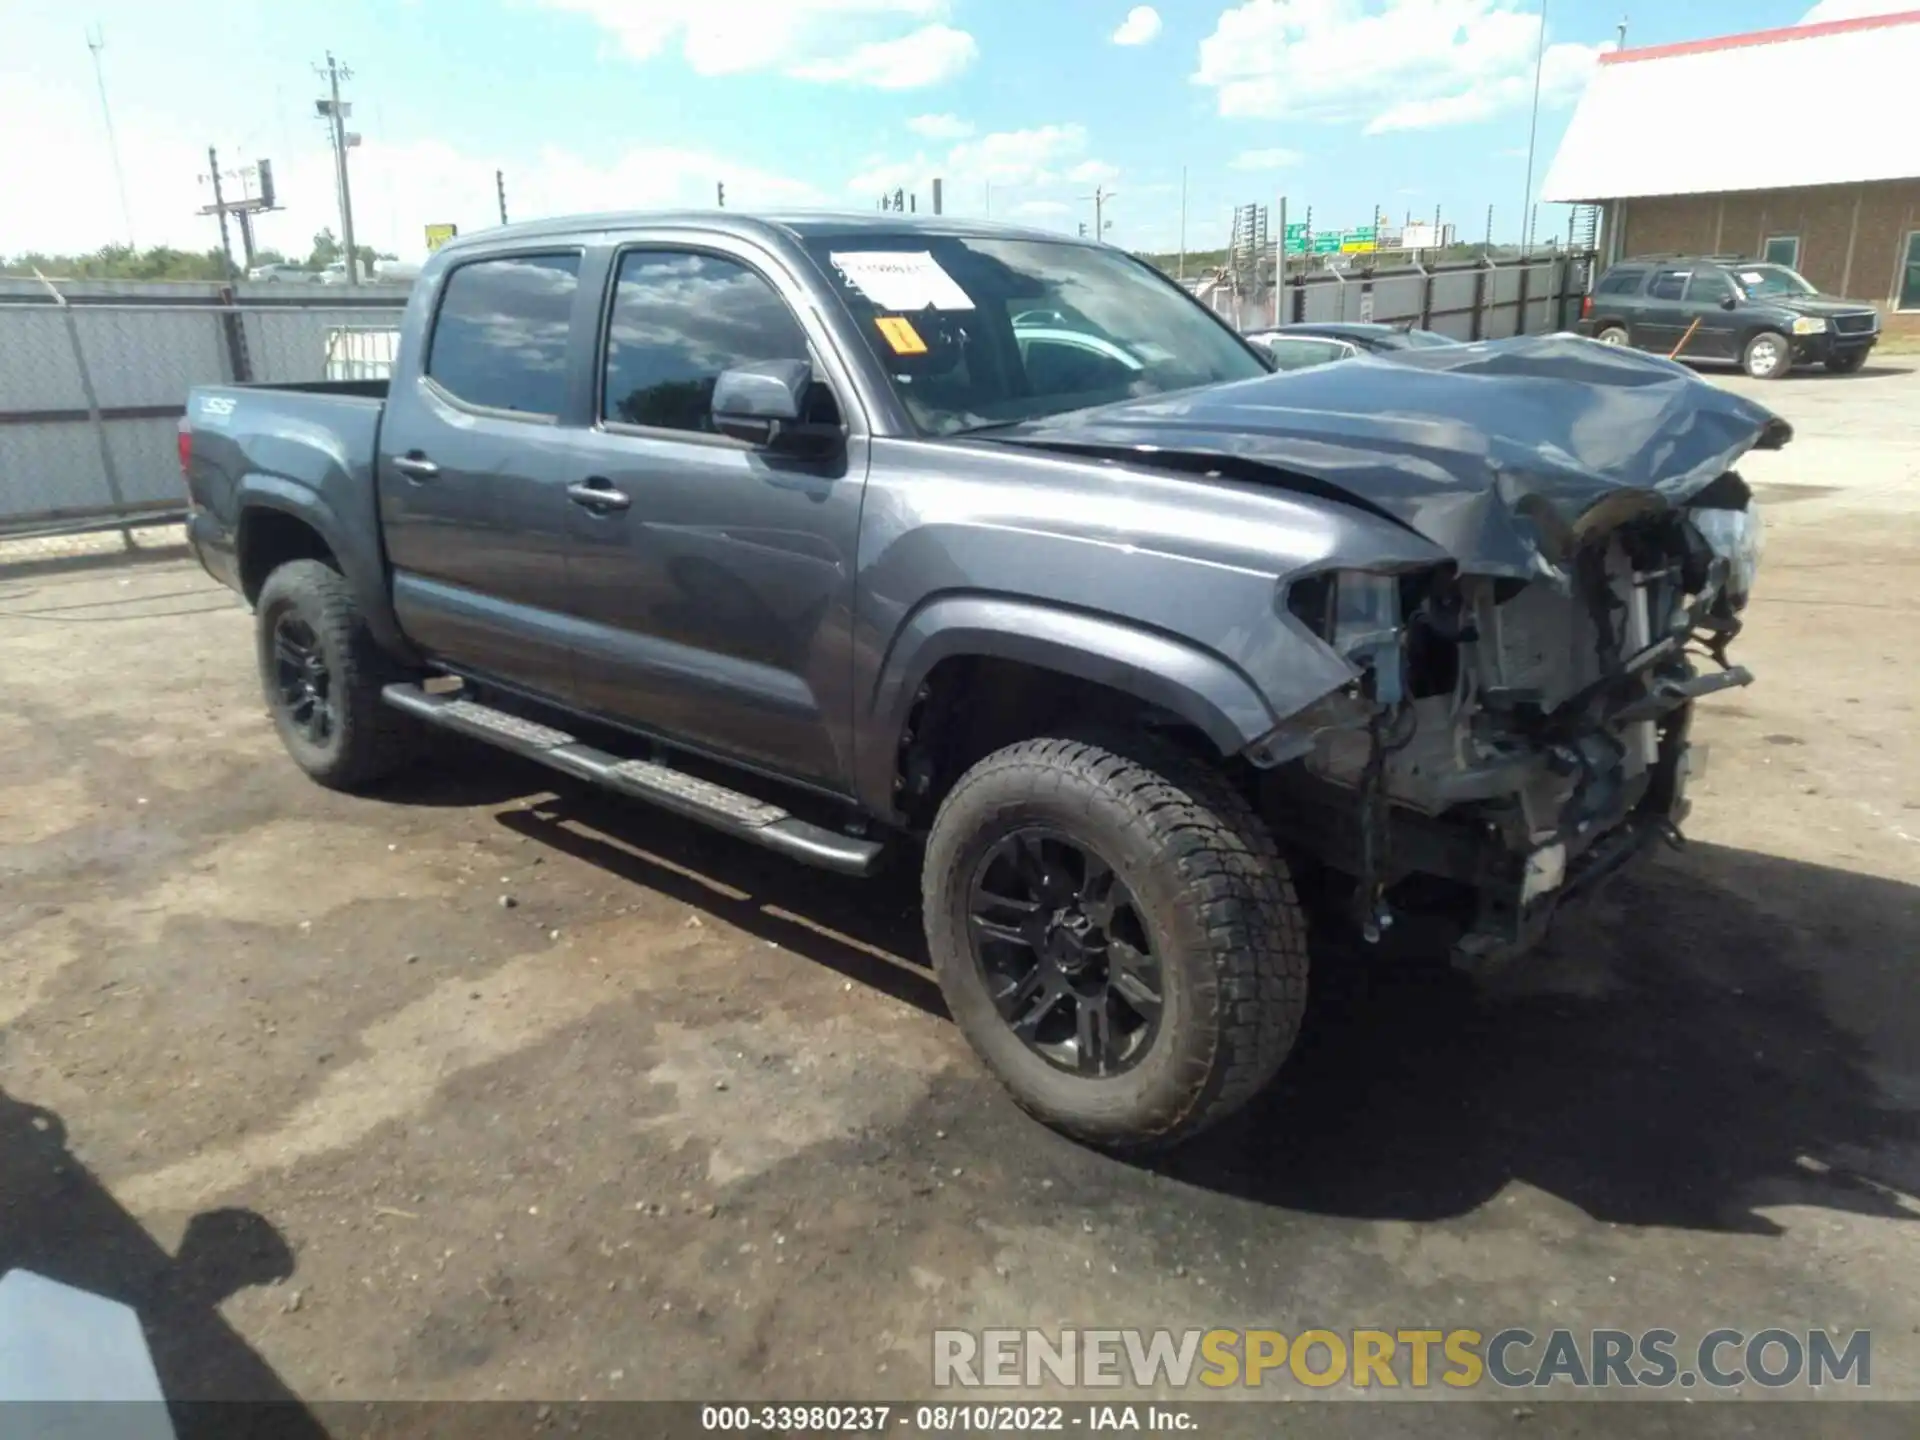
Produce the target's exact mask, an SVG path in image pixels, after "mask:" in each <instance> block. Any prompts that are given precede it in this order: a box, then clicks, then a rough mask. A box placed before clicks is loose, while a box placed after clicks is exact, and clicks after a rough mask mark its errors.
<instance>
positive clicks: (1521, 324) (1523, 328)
mask: <svg viewBox="0 0 1920 1440" xmlns="http://www.w3.org/2000/svg"><path fill="white" fill-rule="evenodd" d="M1532 279H1533V261H1531V260H1528V259H1524V258H1523V259H1522V260H1521V261H1520V300H1519V308H1518V309H1517V310H1515V311H1514V314H1513V333H1514V334H1516V335H1524V334H1526V333H1527V290H1528V288H1529V282H1530V281H1532Z"/></svg>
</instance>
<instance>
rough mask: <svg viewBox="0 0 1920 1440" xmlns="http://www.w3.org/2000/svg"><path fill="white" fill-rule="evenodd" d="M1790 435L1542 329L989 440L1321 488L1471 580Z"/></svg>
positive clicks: (1625, 359) (1031, 426)
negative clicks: (1397, 528) (1429, 545)
mask: <svg viewBox="0 0 1920 1440" xmlns="http://www.w3.org/2000/svg"><path fill="white" fill-rule="evenodd" d="M1792 433H1793V432H1792V428H1791V427H1790V426H1789V425H1788V424H1787V423H1786V422H1785V421H1784V420H1782V419H1781V418H1780V417H1779V416H1777V415H1775V414H1774V413H1773V412H1772V411H1770V410H1768V409H1767V408H1766V407H1765V406H1762V405H1757V404H1755V403H1754V402H1753V401H1751V400H1747V399H1743V398H1742V397H1740V396H1738V395H1734V394H1731V393H1729V392H1727V391H1725V390H1721V389H1719V388H1717V387H1715V386H1713V385H1709V384H1707V383H1706V382H1705V381H1703V380H1701V379H1700V378H1699V377H1697V376H1696V375H1694V374H1693V373H1692V372H1691V371H1690V370H1687V369H1686V368H1685V367H1684V366H1681V365H1679V364H1677V363H1674V362H1672V361H1669V360H1666V359H1663V358H1660V357H1658V356H1651V355H1642V354H1639V353H1636V352H1634V351H1631V350H1627V349H1624V348H1620V347H1615V346H1608V345H1601V344H1599V343H1597V342H1595V341H1592V340H1585V339H1581V338H1579V337H1577V336H1571V335H1543V336H1527V337H1523V338H1519V339H1514V340H1495V341H1484V342H1481V343H1478V344H1474V345H1459V346H1444V347H1436V348H1434V349H1430V350H1403V351H1397V352H1393V353H1391V354H1386V355H1370V356H1363V357H1360V358H1357V359H1353V360H1343V361H1339V362H1336V363H1333V364H1328V365H1321V366H1316V367H1314V368H1312V369H1308V370H1295V371H1291V372H1289V373H1285V374H1276V375H1268V376H1263V377H1260V378H1258V379H1254V380H1243V381H1239V382H1236V383H1234V384H1230V385H1217V386H1211V387H1208V388H1206V389H1201V390H1188V391H1181V392H1178V393H1175V394H1171V395H1162V396H1156V397H1154V398H1153V399H1148V400H1126V401H1121V402H1120V403H1118V404H1114V405H1103V406H1100V407H1098V408H1096V409H1091V410H1078V411H1073V412H1070V413H1068V414H1064V415H1057V416H1054V417H1052V418H1050V419H1046V420H1035V421H1029V422H1026V423H1023V424H1020V425H1015V426H1009V427H1007V428H1006V429H1004V430H998V431H995V432H994V433H993V434H992V435H991V437H987V436H983V437H981V438H982V439H988V438H990V439H991V440H993V441H995V442H999V443H1009V444H1018V445H1032V446H1037V447H1042V448H1047V449H1057V450H1064V451H1068V452H1071V453H1075V454H1085V455H1098V456H1104V457H1111V458H1114V459H1124V460H1126V461H1128V462H1129V463H1132V464H1145V465H1161V466H1164V467H1166V468H1169V469H1174V470H1182V471H1188V472H1192V471H1195V470H1206V471H1217V472H1219V473H1220V474H1222V475H1224V476H1227V477H1229V478H1234V479H1250V480H1257V481H1261V482H1264V483H1271V484H1279V485H1284V486H1287V487H1288V488H1291V489H1294V490H1300V491H1305V492H1308V493H1314V494H1322V495H1330V496H1333V497H1335V498H1338V499H1341V500H1344V501H1347V502H1349V503H1352V504H1356V505H1359V506H1361V507H1362V508H1365V509H1369V510H1373V511H1375V512H1377V513H1379V514H1383V515H1386V516H1387V517H1389V518H1391V519H1393V520H1396V521H1398V522H1399V523H1401V524H1402V525H1404V526H1406V527H1407V528H1408V529H1410V530H1413V531H1415V532H1416V533H1418V534H1420V535H1422V536H1424V537H1425V538H1426V539H1428V540H1430V541H1432V542H1433V543H1434V544H1435V545H1437V546H1439V547H1440V548H1441V549H1442V550H1444V551H1446V552H1447V553H1448V554H1449V555H1451V556H1452V557H1453V559H1454V560H1455V561H1456V562H1458V564H1459V565H1460V567H1461V569H1462V570H1463V571H1466V572H1468V573H1470V574H1480V575H1495V576H1513V577H1515V578H1527V577H1532V576H1539V575H1547V576H1552V577H1556V578H1559V577H1562V576H1563V575H1564V569H1563V564H1564V561H1565V559H1566V558H1567V556H1568V555H1569V554H1570V553H1571V551H1572V549H1573V548H1574V547H1576V546H1577V544H1578V543H1579V541H1580V539H1581V538H1582V536H1583V535H1585V534H1587V533H1591V532H1592V531H1594V530H1596V529H1604V528H1611V527H1612V525H1614V524H1616V523H1619V521H1621V520H1624V519H1625V518H1627V517H1628V516H1629V515H1632V514H1637V513H1642V512H1643V511H1645V510H1647V509H1650V508H1652V509H1658V508H1663V507H1665V506H1667V505H1676V504H1679V503H1682V502H1683V501H1685V500H1686V499H1687V498H1688V497H1690V496H1692V495H1694V494H1696V493H1698V492H1699V491H1700V490H1702V489H1704V488H1705V487H1706V486H1707V485H1709V484H1711V483H1712V482H1713V481H1714V480H1716V479H1718V478H1719V477H1720V476H1721V475H1723V474H1725V473H1726V472H1727V471H1728V470H1729V469H1730V468H1731V467H1732V466H1733V465H1734V463H1735V462H1736V461H1737V460H1738V459H1739V458H1740V457H1741V456H1742V455H1744V454H1745V453H1746V452H1747V451H1748V450H1750V449H1754V448H1756V447H1758V448H1761V449H1777V448H1779V447H1780V446H1781V445H1784V444H1785V443H1786V442H1787V441H1788V440H1789V439H1790V438H1791V437H1792Z"/></svg>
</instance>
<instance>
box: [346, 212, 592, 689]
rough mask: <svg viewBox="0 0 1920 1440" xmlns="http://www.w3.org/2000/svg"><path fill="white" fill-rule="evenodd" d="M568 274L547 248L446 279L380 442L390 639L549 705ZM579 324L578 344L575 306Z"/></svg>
mask: <svg viewBox="0 0 1920 1440" xmlns="http://www.w3.org/2000/svg"><path fill="white" fill-rule="evenodd" d="M581 261H582V256H581V252H580V251H579V250H577V249H569V248H564V247H557V246H553V245H551V244H549V245H548V246H546V247H545V248H540V249H530V250H527V251H525V252H518V253H509V254H498V253H495V254H489V255H486V256H484V257H480V258H476V259H473V260H468V261H464V262H462V263H460V264H458V265H456V266H455V267H454V268H453V269H451V270H450V271H448V273H447V275H446V276H445V277H444V279H443V280H442V282H441V284H440V287H439V290H438V294H437V295H436V296H435V302H434V303H435V309H434V313H433V315H432V316H431V319H430V325H429V328H428V330H427V333H426V337H425V339H426V343H425V345H424V346H423V347H416V348H417V349H420V350H422V351H423V352H424V353H422V354H418V355H413V356H407V357H403V363H402V367H401V373H400V374H398V375H396V378H395V381H394V385H393V387H392V390H391V392H390V394H389V398H388V402H387V410H386V416H385V419H384V420H383V422H382V425H381V429H380V517H381V527H382V531H383V534H384V537H385V540H386V546H387V558H388V561H389V563H390V564H391V565H392V567H393V592H394V608H395V611H396V613H397V614H398V615H399V618H400V624H401V628H402V629H403V630H404V631H405V633H406V634H407V635H408V636H409V637H410V638H411V639H412V640H413V641H414V643H415V644H417V645H419V646H420V647H421V648H422V649H424V650H425V651H427V652H428V653H429V654H430V655H432V656H433V657H434V658H436V659H438V660H440V661H442V662H444V663H445V664H447V665H448V666H449V667H451V668H453V669H456V670H459V671H462V672H468V673H472V674H475V675H478V676H481V677H483V678H487V679H492V680H498V681H504V682H506V683H508V684H511V685H514V686H517V687H520V688H523V689H526V690H529V691H532V692H534V693H536V694H538V695H541V696H545V697H549V698H552V699H555V700H563V701H570V700H571V699H572V697H573V666H572V661H571V658H570V654H569V648H568V640H567V635H566V631H567V625H566V619H565V611H566V608H567V604H568V599H569V595H568V578H567V545H568V524H569V522H570V520H571V518H572V514H573V507H572V506H571V505H569V504H568V503H567V497H566V487H567V485H568V483H569V482H570V481H572V480H573V479H575V478H577V477H576V476H575V475H574V474H573V473H572V469H571V466H570V455H569V452H568V449H567V446H566V443H565V441H564V438H563V433H562V429H561V425H562V422H563V420H564V419H565V418H566V416H567V414H568V411H569V405H570V403H573V397H574V394H575V392H576V389H577V388H578V386H577V382H576V377H575V375H574V369H573V356H572V352H571V350H570V348H569V347H570V341H571V337H572V335H573V334H574V333H575V326H576V324H578V323H579V317H578V316H577V315H576V311H578V310H579V309H580V308H581V287H580V267H581ZM584 319H585V330H584V331H583V332H582V333H590V332H591V328H592V323H593V311H592V303H591V300H588V301H586V302H585V311H584ZM582 363H583V364H584V361H583V362H582ZM576 408H577V406H576Z"/></svg>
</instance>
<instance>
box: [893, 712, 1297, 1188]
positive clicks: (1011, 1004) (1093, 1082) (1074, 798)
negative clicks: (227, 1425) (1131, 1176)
mask: <svg viewBox="0 0 1920 1440" xmlns="http://www.w3.org/2000/svg"><path fill="white" fill-rule="evenodd" d="M922 891H923V898H924V901H925V912H926V925H927V941H928V945H929V948H930V950H931V953H932V956H933V963H934V968H935V971H936V973H937V975H938V976H939V980H940V987H941V990H942V992H943V993H944V994H945V996H946V1000H947V1005H948V1008H949V1009H950V1010H951V1011H952V1012H953V1016H954V1018H955V1020H956V1021H958V1022H959V1025H960V1028H961V1030H962V1031H963V1032H964V1033H965V1035H966V1037H967V1039H968V1041H969V1042H970V1043H971V1044H972V1045H973V1047H974V1049H975V1050H976V1051H977V1052H978V1053H979V1055H980V1057H981V1058H982V1059H983V1060H984V1061H985V1062H986V1064H987V1066H988V1068H989V1069H991V1070H992V1071H993V1072H994V1074H995V1075H996V1076H997V1077H998V1078H999V1079H1000V1081H1001V1082H1002V1083H1003V1084H1004V1085H1006V1087H1007V1089H1008V1090H1009V1091H1010V1092H1011V1093H1012V1095H1013V1098H1014V1100H1015V1101H1016V1102H1017V1103H1018V1104H1019V1105H1020V1106H1021V1107H1022V1108H1023V1109H1025V1110H1027V1111H1028V1112H1029V1113H1031V1114H1032V1115H1034V1116H1036V1117H1037V1118H1038V1119H1040V1120H1041V1121H1043V1122H1045V1123H1046V1124H1048V1125H1050V1126H1052V1127H1053V1128H1055V1129H1057V1130H1060V1131H1062V1132H1064V1133H1065V1134H1067V1135H1070V1136H1072V1137H1074V1138H1076V1139H1079V1140H1082V1141H1085V1142H1087V1143H1089V1144H1093V1145H1098V1146H1101V1147H1103V1148H1107V1149H1113V1150H1145V1149H1157V1148H1164V1147H1168V1146H1172V1145H1175V1144H1178V1143H1179V1142H1181V1141H1183V1140H1186V1139H1188V1138H1190V1137H1192V1136H1194V1135H1196V1134H1198V1133H1199V1132H1201V1131H1202V1130H1205V1129H1206V1128H1207V1127H1208V1126H1210V1125H1213V1124H1215V1123H1216V1122H1218V1121H1219V1120H1221V1119H1223V1118H1225V1117H1226V1116H1227V1115H1229V1114H1231V1113H1232V1112H1233V1111H1234V1110H1236V1109H1238V1108H1239V1107H1240V1106H1241V1105H1242V1104H1244V1103H1245V1102H1246V1101H1247V1100H1248V1099H1250V1098H1251V1097H1253V1096H1254V1095H1255V1094H1257V1093H1258V1092H1259V1091H1260V1090H1261V1089H1262V1088H1263V1087H1264V1086H1265V1085H1266V1083H1267V1082H1268V1080H1270V1079H1271V1078H1272V1076H1273V1074H1274V1072H1275V1071H1276V1070H1277V1069H1279V1067H1280V1064H1281V1062H1282V1061H1283V1060H1284V1059H1285V1058H1286V1056H1287V1052H1288V1051H1289V1050H1290V1049H1291V1048H1292V1046H1293V1042H1294V1039H1295V1036H1296V1035H1297V1034H1298V1032H1299V1028H1300V1020H1301V1015H1302V1013H1303V1010H1304V1008H1305V1005H1306V996H1307V925H1306V918H1305V916H1304V914H1303V913H1302V911H1301V908H1300V905H1299V902H1298V900H1297V898H1296V897H1295V894H1294V889H1293V883H1292V880H1291V878H1290V876H1289V875H1288V872H1287V867H1286V863H1285V862H1284V861H1283V860H1282V859H1281V858H1280V855H1279V852H1278V850H1277V849H1276V847H1275V845H1274V842H1273V837H1272V836H1271V835H1270V834H1269V833H1268V832H1267V829H1266V827H1265V826H1264V825H1263V824H1262V823H1261V822H1260V820H1259V818H1258V817H1257V816H1256V815H1255V814H1254V813H1253V810H1252V808H1251V807H1250V806H1249V805H1248V803H1247V801H1246V800H1245V798H1244V797H1243V796H1241V795H1240V793H1239V792H1238V791H1237V790H1235V789H1234V788H1233V787H1232V786H1231V785H1229V784H1228V783H1227V781H1226V779H1225V778H1224V777H1223V776H1221V775H1220V774H1219V773H1218V772H1216V771H1214V770H1212V769H1210V768H1208V767H1207V766H1205V765H1202V764H1200V763H1198V762H1196V761H1194V760H1191V759H1189V758H1188V757H1186V756H1185V755H1183V754H1180V753H1179V752H1176V751H1173V750H1171V749H1166V750H1162V749H1159V748H1157V747H1153V746H1150V745H1149V744H1148V743H1147V742H1146V741H1144V740H1142V739H1141V738H1139V737H1133V736H1127V737H1121V738H1117V739H1113V740H1110V741H1106V742H1103V743H1091V742H1086V741H1079V740H1065V739H1043V740H1029V741H1025V742H1023V743H1021V744H1018V745H1012V746H1009V747H1007V748H1006V749H1004V750H999V751H996V752H995V753H994V754H992V755H989V756H987V758H986V759H984V760H982V761H981V762H980V763H979V764H977V765H975V766H974V767H973V768H972V769H971V770H969V771H968V772H967V773H966V774H965V775H963V776H962V777H961V778H960V780H959V782H958V783H957V784H955V786H954V787H953V790H952V791H951V793H949V794H948V796H947V798H946V800H945V802H944V803H942V805H941V807H940V810H939V813H938V814H937V815H936V816H935V818H934V822H933V828H932V833H931V835H930V836H929V839H928V843H927V851H926V860H925V868H924V870H923V872H922Z"/></svg>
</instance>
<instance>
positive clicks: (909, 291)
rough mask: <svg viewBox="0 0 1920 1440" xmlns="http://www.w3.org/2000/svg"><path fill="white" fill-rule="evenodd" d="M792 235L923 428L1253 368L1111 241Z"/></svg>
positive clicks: (1242, 374)
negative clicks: (832, 284) (799, 238)
mask: <svg viewBox="0 0 1920 1440" xmlns="http://www.w3.org/2000/svg"><path fill="white" fill-rule="evenodd" d="M805 244H806V248H807V251H808V253H809V254H810V255H811V256H812V257H813V260H814V263H815V264H817V265H818V266H819V267H820V269H821V271H822V273H823V274H825V275H826V276H827V277H828V279H830V280H834V281H837V282H838V285H839V291H840V297H841V299H842V300H843V301H844V302H845V304H846V306H847V308H848V309H849V310H851V311H852V312H853V316H854V318H855V320H857V321H858V322H859V325H860V329H861V332H862V333H863V334H864V335H865V336H866V337H867V343H868V344H869V345H870V346H872V347H873V353H874V354H875V355H876V356H877V357H878V358H879V360H880V363H881V365H882V366H883V367H884V368H885V370H886V373H887V377H888V379H889V380H891V381H892V383H893V388H894V391H895V393H896V394H898V395H899V397H900V401H901V403H902V404H903V405H904V406H905V407H906V410H907V413H908V415H909V416H910V417H911V418H912V420H913V423H914V424H915V426H917V427H918V428H919V429H920V430H921V431H922V432H924V433H926V434H929V435H953V434H958V433H960V432H962V431H966V430H978V429H983V428H986V427H989V426H997V425H1009V424H1015V423H1018V422H1019V421H1022V420H1034V419H1040V418H1043V417H1046V416H1050V415H1058V414H1061V413H1063V412H1064V411H1068V410H1079V409H1084V408H1085V407H1087V406H1089V405H1103V404H1106V403H1108V402H1110V401H1114V400H1126V399H1130V398H1134V397H1138V396H1146V395H1160V394H1164V393H1166V392H1167V391H1169V390H1185V389H1190V388H1192V387H1193V386H1196V385H1212V384H1216V383H1218V382H1220V381H1224V380H1247V379H1251V378H1253V377H1254V376H1257V375H1265V374H1266V373H1267V367H1266V365H1265V364H1263V363H1262V362H1261V360H1260V359H1259V357H1258V356H1257V355H1256V354H1255V352H1254V351H1252V350H1250V349H1248V348H1247V346H1246V345H1245V344H1244V343H1243V342H1242V341H1241V340H1240V339H1238V338H1237V337H1236V336H1235V335H1234V334H1233V332H1232V331H1231V330H1229V329H1227V327H1226V326H1225V325H1223V324H1221V323H1220V322H1219V321H1217V320H1215V319H1214V318H1213V317H1212V316H1211V315H1209V314H1208V313H1207V312H1206V311H1205V310H1204V309H1202V308H1201V307H1200V306H1198V305H1196V304H1195V303H1194V302H1193V301H1192V300H1190V299H1188V298H1187V297H1186V296H1185V295H1184V294H1182V293H1181V292H1180V291H1179V290H1178V289H1177V288H1176V287H1175V286H1174V285H1173V284H1172V283H1171V282H1170V281H1167V280H1165V279H1164V278H1162V277H1161V276H1160V275H1158V274H1157V273H1156V272H1154V271H1152V270H1150V269H1148V268H1147V267H1146V266H1145V265H1143V264H1141V263H1140V262H1139V261H1137V260H1134V259H1132V258H1130V257H1129V256H1126V255H1124V254H1121V253H1119V252H1118V251H1112V250H1100V249H1096V248H1094V247H1093V246H1090V245H1075V244H1071V243H1069V242H1065V241H1050V240H1003V239H998V238H978V237H963V236H954V235H927V234H924V233H916V232H902V233H898V234H887V233H884V232H873V231H865V230H863V231H858V232H853V233H848V234H841V235H814V236H808V237H806V239H805Z"/></svg>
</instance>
